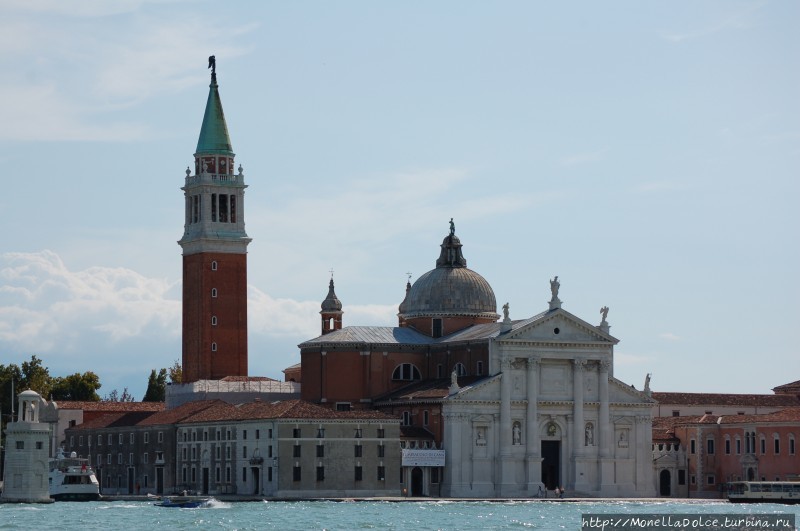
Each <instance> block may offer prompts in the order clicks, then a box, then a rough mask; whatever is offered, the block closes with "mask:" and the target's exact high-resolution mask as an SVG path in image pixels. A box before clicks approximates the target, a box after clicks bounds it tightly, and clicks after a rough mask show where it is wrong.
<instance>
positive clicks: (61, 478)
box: [49, 448, 100, 501]
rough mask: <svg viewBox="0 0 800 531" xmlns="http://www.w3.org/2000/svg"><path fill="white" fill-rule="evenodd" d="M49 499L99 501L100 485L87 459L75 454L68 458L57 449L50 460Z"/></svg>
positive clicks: (62, 451) (62, 450)
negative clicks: (54, 455)
mask: <svg viewBox="0 0 800 531" xmlns="http://www.w3.org/2000/svg"><path fill="white" fill-rule="evenodd" d="M49 483H50V497H51V498H53V499H54V500H56V501H94V500H99V499H100V484H99V483H98V482H97V477H96V476H95V474H94V469H93V468H92V467H91V464H90V463H89V460H88V459H83V458H80V457H78V455H77V454H76V453H75V452H72V453H70V455H69V457H67V456H66V455H64V449H63V448H59V449H58V454H57V455H56V457H54V458H52V459H50V475H49Z"/></svg>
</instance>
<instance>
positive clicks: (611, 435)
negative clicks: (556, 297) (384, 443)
mask: <svg viewBox="0 0 800 531" xmlns="http://www.w3.org/2000/svg"><path fill="white" fill-rule="evenodd" d="M558 303H560V301H558ZM554 306H555V307H553V304H552V302H551V309H550V310H549V311H548V312H545V313H543V314H540V315H538V316H535V317H533V318H531V319H528V320H525V321H517V322H516V323H513V326H512V324H511V321H509V320H508V318H506V320H505V321H504V326H503V330H504V331H503V332H501V333H500V334H499V335H498V336H497V337H496V338H494V339H493V340H492V342H491V346H490V374H491V375H492V376H491V377H489V378H487V379H484V380H481V381H479V382H477V383H476V384H474V385H472V386H469V387H462V388H458V389H454V390H453V391H454V392H452V393H451V395H450V396H449V397H448V398H447V399H446V400H445V402H444V405H443V415H444V417H445V430H444V447H445V449H446V450H447V454H446V455H447V457H446V459H447V461H446V466H445V469H444V470H445V477H444V483H443V485H442V491H443V492H442V494H443V495H445V496H452V497H517V496H519V497H534V496H538V495H541V494H542V493H543V489H545V488H547V489H550V490H552V489H553V488H554V487H556V486H559V487H562V488H564V489H566V492H567V496H569V495H570V493H572V494H575V495H583V496H598V497H621V496H624V497H649V496H654V495H655V490H654V487H653V485H654V482H653V465H652V452H651V443H652V433H651V424H652V414H651V408H652V405H653V400H652V399H651V398H649V397H648V396H646V395H645V394H644V393H642V392H639V391H637V390H635V389H634V388H632V387H631V386H630V385H627V384H624V383H623V382H621V381H619V380H617V379H616V378H614V377H613V361H614V353H613V348H614V345H615V344H616V343H617V342H618V340H617V339H615V338H614V337H612V336H611V335H609V333H608V329H609V327H608V323H607V322H606V321H605V314H604V319H603V322H602V323H601V324H600V325H599V326H594V325H591V324H589V323H587V322H585V321H583V320H581V319H579V318H577V317H576V316H574V315H572V314H570V313H569V312H566V311H565V310H563V309H561V308H560V304H556V305H554ZM606 311H607V310H606Z"/></svg>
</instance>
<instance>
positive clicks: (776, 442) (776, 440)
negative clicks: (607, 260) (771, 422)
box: [772, 433, 781, 455]
mask: <svg viewBox="0 0 800 531" xmlns="http://www.w3.org/2000/svg"><path fill="white" fill-rule="evenodd" d="M772 444H773V451H774V453H775V455H779V454H780V453H781V436H780V435H778V434H777V433H773V434H772Z"/></svg>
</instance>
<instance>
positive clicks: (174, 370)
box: [167, 360, 183, 384]
mask: <svg viewBox="0 0 800 531" xmlns="http://www.w3.org/2000/svg"><path fill="white" fill-rule="evenodd" d="M167 371H168V372H169V383H177V384H179V383H183V367H181V362H179V361H178V360H175V363H173V364H172V367H170V368H169V369H167Z"/></svg>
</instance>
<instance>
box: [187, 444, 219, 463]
mask: <svg viewBox="0 0 800 531" xmlns="http://www.w3.org/2000/svg"><path fill="white" fill-rule="evenodd" d="M184 450H185V448H184ZM214 456H215V457H216V458H217V459H222V446H220V445H219V444H218V445H217V446H216V447H215V448H214Z"/></svg>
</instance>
